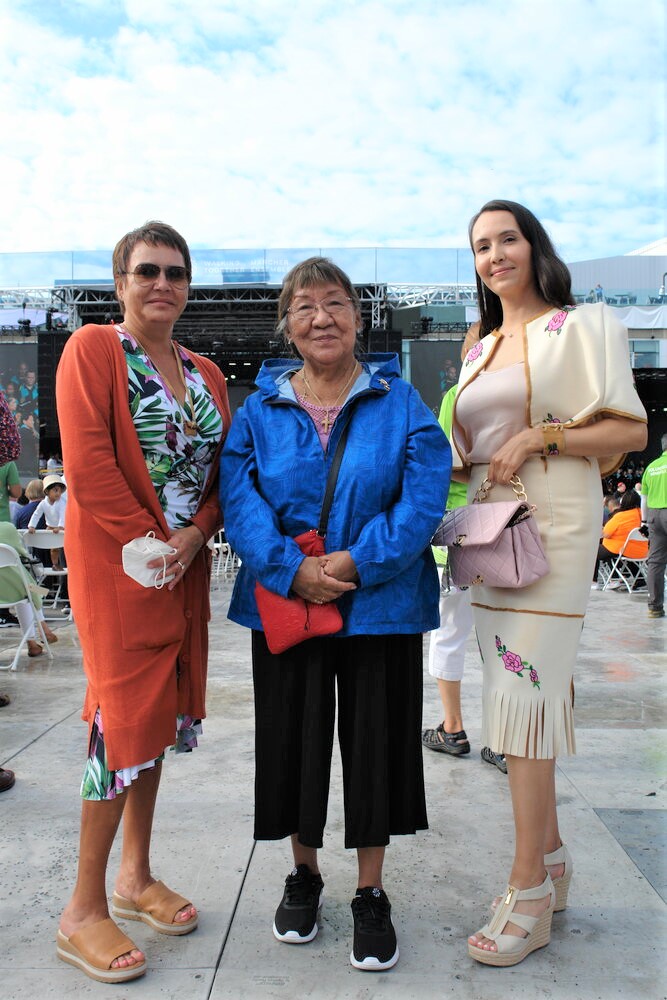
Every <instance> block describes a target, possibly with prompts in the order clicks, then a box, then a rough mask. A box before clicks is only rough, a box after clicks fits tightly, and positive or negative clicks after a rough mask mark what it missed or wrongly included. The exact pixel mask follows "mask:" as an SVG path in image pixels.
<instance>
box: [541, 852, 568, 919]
mask: <svg viewBox="0 0 667 1000" xmlns="http://www.w3.org/2000/svg"><path fill="white" fill-rule="evenodd" d="M544 864H545V865H565V871H564V872H563V874H562V875H561V877H560V878H554V877H553V876H552V878H551V881H552V882H553V884H554V889H555V890H556V905H555V906H554V913H560V911H561V910H564V909H565V907H566V906H567V894H568V892H569V891H570V879H571V878H572V868H573V865H572V855H571V854H570V852H569V851H568V849H567V847H566V846H565V844H561V845H560V847H559V848H558V849H557V850H555V851H552V852H551V854H545V855H544Z"/></svg>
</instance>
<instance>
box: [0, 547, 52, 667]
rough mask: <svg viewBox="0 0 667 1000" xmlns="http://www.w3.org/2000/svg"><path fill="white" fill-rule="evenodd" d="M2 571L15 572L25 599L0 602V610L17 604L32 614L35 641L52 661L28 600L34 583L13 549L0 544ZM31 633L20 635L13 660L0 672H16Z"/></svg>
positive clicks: (40, 626)
mask: <svg viewBox="0 0 667 1000" xmlns="http://www.w3.org/2000/svg"><path fill="white" fill-rule="evenodd" d="M2 570H14V571H15V572H14V575H15V579H17V582H18V583H19V585H20V587H21V589H22V590H23V592H24V593H25V597H22V598H20V599H19V600H18V601H17V600H13V601H0V608H14V607H16V606H17V605H18V604H25V605H26V606H27V607H28V608H29V609H30V611H31V612H32V620H33V622H34V625H35V632H34V636H35V638H36V639H37V638H39V641H40V642H42V643H43V644H44V647H45V649H46V652H47V655H48V657H49V659H50V660H52V659H53V653H52V652H51V650H50V648H49V644H48V642H47V640H46V636H45V635H44V629H43V628H42V623H41V621H40V620H39V618H38V617H37V612H36V610H35V605H34V604H33V603H32V600H31V598H30V585H31V584H32V583H33V582H34V581H32V580H31V579H30V577H29V576H28V573H27V572H26V569H25V566H24V565H23V563H22V562H21V558H20V556H19V554H18V552H17V551H16V549H13V548H12V546H11V545H4V544H3V543H0V572H2ZM31 633H32V629H27V630H26V631H25V632H23V633H22V635H21V641H20V643H19V644H18V648H17V650H16V653H15V655H14V659H13V660H12V662H11V663H10V664H9V665H8V666H7V665H5V664H0V670H16V668H17V666H18V662H19V656H20V655H21V653H22V652H23V650H24V648H25V647H26V646H27V644H28V640H29V639H32V637H33V634H31Z"/></svg>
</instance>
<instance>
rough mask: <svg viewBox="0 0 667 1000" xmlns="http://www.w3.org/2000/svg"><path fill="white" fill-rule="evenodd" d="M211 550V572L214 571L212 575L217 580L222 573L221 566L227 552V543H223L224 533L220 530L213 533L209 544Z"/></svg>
mask: <svg viewBox="0 0 667 1000" xmlns="http://www.w3.org/2000/svg"><path fill="white" fill-rule="evenodd" d="M211 548H212V550H213V570H214V573H213V575H214V576H215V578H216V580H217V579H218V577H219V576H220V573H221V571H222V565H223V563H224V560H225V555H226V552H227V543H226V541H225V533H224V531H222V530H221V531H217V532H216V533H215V536H214V538H213V541H212V544H211Z"/></svg>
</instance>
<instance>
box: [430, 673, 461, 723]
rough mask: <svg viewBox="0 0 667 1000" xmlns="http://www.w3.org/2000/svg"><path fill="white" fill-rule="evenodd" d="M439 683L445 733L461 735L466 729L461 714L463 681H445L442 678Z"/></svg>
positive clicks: (439, 678) (438, 679)
mask: <svg viewBox="0 0 667 1000" xmlns="http://www.w3.org/2000/svg"><path fill="white" fill-rule="evenodd" d="M437 681H438V691H439V692H440V700H441V701H442V708H443V720H444V726H445V732H446V733H460V732H461V730H462V729H463V728H464V726H463V715H462V714H461V681H445V680H443V679H442V678H441V677H438V678H437Z"/></svg>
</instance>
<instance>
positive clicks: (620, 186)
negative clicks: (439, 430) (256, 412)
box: [0, 0, 665, 259]
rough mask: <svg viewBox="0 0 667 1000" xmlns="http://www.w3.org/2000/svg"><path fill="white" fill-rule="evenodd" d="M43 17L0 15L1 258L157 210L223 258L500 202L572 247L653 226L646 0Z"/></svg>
mask: <svg viewBox="0 0 667 1000" xmlns="http://www.w3.org/2000/svg"><path fill="white" fill-rule="evenodd" d="M50 10H51V16H50V18H49V19H48V22H47V21H45V20H44V18H43V17H41V16H40V13H41V12H42V11H43V5H42V4H41V3H36V2H33V0H24V2H23V3H22V4H21V5H20V6H18V7H16V6H15V7H13V8H12V11H8V10H7V9H6V8H4V10H3V12H2V13H0V108H2V109H3V110H2V112H0V123H1V124H2V128H3V137H4V143H3V146H4V152H3V153H2V154H1V155H0V168H1V169H2V176H3V179H4V185H3V188H4V194H5V206H4V208H5V211H4V212H3V228H2V232H1V234H0V250H2V251H17V250H30V249H36V248H38V249H60V248H93V247H100V248H103V247H111V246H112V245H113V244H114V243H115V242H116V240H117V239H118V237H119V236H120V235H122V233H123V232H125V231H126V230H127V229H130V228H133V227H134V226H135V225H137V224H139V223H140V222H142V221H144V220H145V219H147V218H151V217H158V218H163V219H165V220H167V221H169V222H171V223H172V224H174V225H176V226H177V227H178V228H180V229H181V230H182V231H183V233H184V235H185V236H186V237H187V238H188V239H189V240H190V241H191V242H192V243H193V244H197V245H209V246H214V247H215V246H239V247H240V246H246V247H254V246H258V247H259V246H309V245H311V246H320V245H328V246H332V245H336V244H338V245H348V246H351V245H364V246H368V245H372V244H379V245H406V246H452V245H463V244H464V243H465V240H466V227H467V220H468V218H469V217H470V216H471V215H472V214H473V213H474V212H475V211H476V210H477V209H478V208H479V207H480V205H481V204H482V203H483V202H484V201H486V200H487V199H489V198H492V197H509V198H515V199H516V200H519V201H523V202H525V203H526V204H528V205H529V207H531V208H533V210H535V211H536V213H537V214H538V215H540V216H541V217H543V218H545V221H547V222H548V224H549V225H550V228H551V231H552V233H553V235H554V237H555V238H556V239H557V240H558V241H559V243H560V245H561V248H562V250H563V252H564V253H565V254H566V255H567V256H568V257H570V258H572V259H573V258H575V257H579V258H584V257H594V256H601V255H606V254H612V253H622V252H625V251H626V250H629V249H632V248H633V247H635V246H639V245H642V244H644V243H648V242H650V241H652V240H654V239H657V238H659V237H660V236H661V235H664V230H665V220H664V218H663V217H662V214H661V209H662V198H663V196H664V191H663V188H662V185H663V156H664V119H663V118H662V117H661V102H660V94H661V90H660V87H659V83H658V81H659V78H660V73H661V71H662V55H661V49H660V38H661V36H662V18H663V12H662V6H661V4H660V3H658V2H657V0H644V2H643V3H642V4H641V6H638V5H635V8H634V9H632V10H630V9H629V8H628V5H627V2H626V0H584V2H582V0H561V2H560V3H559V4H557V5H555V4H553V3H550V2H549V3H548V2H546V0H506V2H505V3H503V4H502V5H500V4H497V3H494V2H492V0H477V2H472V3H470V2H465V3H464V2H453V0H439V2H437V0H433V2H430V0H414V2H412V3H404V2H400V0H388V2H381V3H380V2H372V0H370V2H369V0H356V2H352V0H345V2H335V0H293V2H292V3H291V4H289V5H288V4H285V3H282V2H279V0H257V2H254V3H253V4H243V5H242V4H241V3H240V2H237V0H226V2H225V0H204V2H198V3H196V4H194V3H193V4H191V5H184V4H183V3H182V2H180V0H178V2H177V0H162V2H161V3H160V4H159V5H147V4H146V3H145V2H143V0H126V2H125V3H124V4H122V3H119V4H116V5H115V6H114V7H113V8H112V9H111V11H110V9H109V6H108V5H101V4H100V3H98V0H86V2H83V0H79V2H78V3H77V4H74V5H73V4H71V3H70V4H68V5H64V4H56V5H55V6H54V7H51V8H50ZM103 28H105V29H106V32H105V31H104V30H102V29H103Z"/></svg>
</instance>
